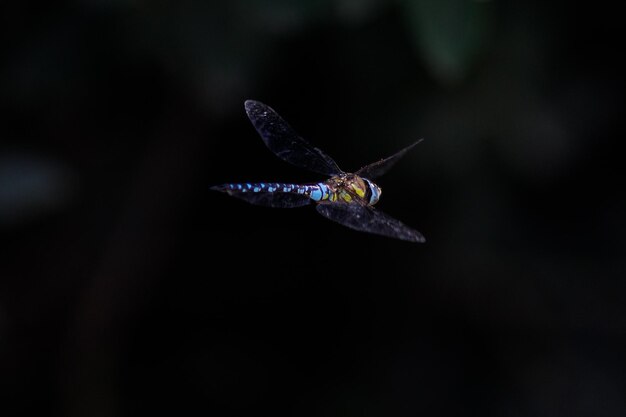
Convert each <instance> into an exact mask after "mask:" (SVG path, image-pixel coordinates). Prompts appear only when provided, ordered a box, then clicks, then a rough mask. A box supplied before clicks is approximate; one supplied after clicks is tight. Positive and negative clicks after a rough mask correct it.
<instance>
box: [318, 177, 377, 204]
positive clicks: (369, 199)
mask: <svg viewBox="0 0 626 417" xmlns="http://www.w3.org/2000/svg"><path fill="white" fill-rule="evenodd" d="M324 184H325V185H326V186H327V187H328V189H329V198H328V200H330V201H331V202H334V201H339V202H345V203H352V202H355V201H361V202H363V203H365V204H367V205H374V204H376V203H377V202H378V199H379V198H380V194H381V192H382V191H381V189H380V187H379V186H378V185H376V184H375V183H374V182H372V181H370V180H368V179H367V178H362V177H360V176H358V175H356V174H342V175H338V176H335V177H332V178H330V179H329V180H327V181H326V182H325V183H324Z"/></svg>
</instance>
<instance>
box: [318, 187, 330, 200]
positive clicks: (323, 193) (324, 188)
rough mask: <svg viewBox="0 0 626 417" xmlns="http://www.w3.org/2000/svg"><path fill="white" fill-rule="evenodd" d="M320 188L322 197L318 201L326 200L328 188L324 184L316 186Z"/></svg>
mask: <svg viewBox="0 0 626 417" xmlns="http://www.w3.org/2000/svg"><path fill="white" fill-rule="evenodd" d="M318 185H319V187H320V190H321V192H322V197H320V200H322V199H324V200H325V199H327V198H328V186H327V185H326V184H321V183H320V184H318Z"/></svg>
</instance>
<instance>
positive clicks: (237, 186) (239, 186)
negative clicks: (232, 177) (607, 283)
mask: <svg viewBox="0 0 626 417" xmlns="http://www.w3.org/2000/svg"><path fill="white" fill-rule="evenodd" d="M231 187H233V188H234V187H236V188H237V189H238V190H241V184H234V186H231Z"/></svg>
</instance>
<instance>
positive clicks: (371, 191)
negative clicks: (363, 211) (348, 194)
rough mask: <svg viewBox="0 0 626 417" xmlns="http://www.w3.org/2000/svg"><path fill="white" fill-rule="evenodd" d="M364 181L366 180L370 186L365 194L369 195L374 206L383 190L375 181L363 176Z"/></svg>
mask: <svg viewBox="0 0 626 417" xmlns="http://www.w3.org/2000/svg"><path fill="white" fill-rule="evenodd" d="M363 181H365V183H366V184H367V188H368V192H367V193H366V194H365V195H366V197H369V203H370V205H372V206H373V205H374V204H376V203H377V202H378V199H379V198H380V195H381V194H382V192H383V191H382V190H381V189H380V187H379V186H378V185H376V184H374V182H372V181H370V180H368V179H367V178H363Z"/></svg>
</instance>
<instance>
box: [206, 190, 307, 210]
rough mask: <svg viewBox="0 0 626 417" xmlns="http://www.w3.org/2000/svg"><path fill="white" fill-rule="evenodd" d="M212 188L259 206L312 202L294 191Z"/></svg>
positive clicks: (294, 204)
mask: <svg viewBox="0 0 626 417" xmlns="http://www.w3.org/2000/svg"><path fill="white" fill-rule="evenodd" d="M211 189H212V190H216V191H221V192H224V193H227V194H228V195H230V196H232V197H236V198H239V199H241V200H244V201H247V202H248V203H250V204H256V205H257V206H266V207H278V208H293V207H302V206H306V205H307V204H310V203H311V199H310V198H309V197H308V196H306V195H302V194H293V193H276V192H274V193H270V192H267V193H262V192H260V193H251V192H241V191H235V190H230V189H228V188H226V187H225V186H222V185H217V186H215V187H211Z"/></svg>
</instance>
